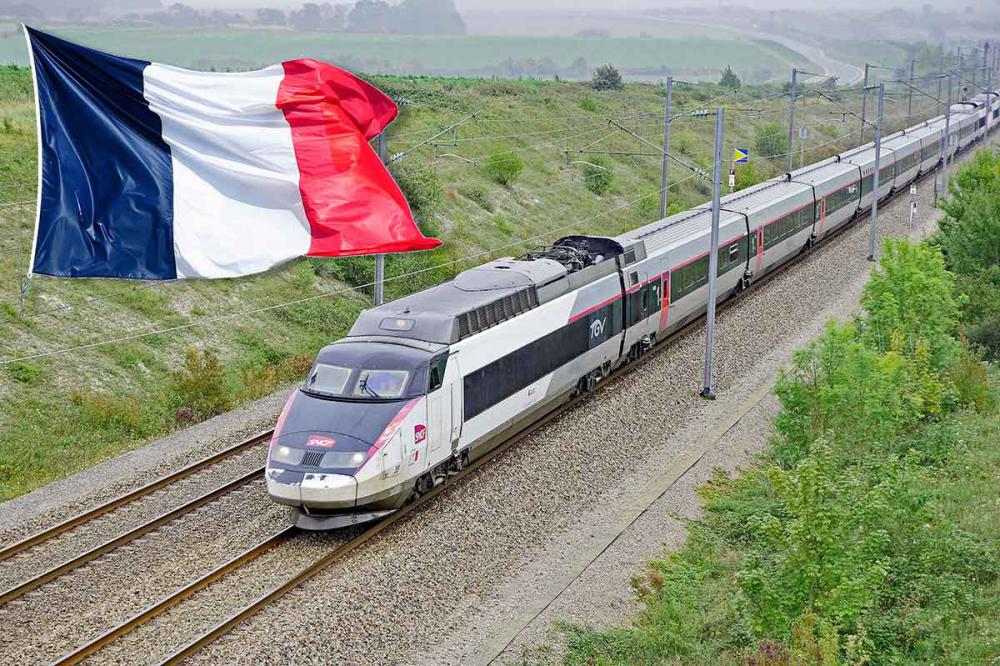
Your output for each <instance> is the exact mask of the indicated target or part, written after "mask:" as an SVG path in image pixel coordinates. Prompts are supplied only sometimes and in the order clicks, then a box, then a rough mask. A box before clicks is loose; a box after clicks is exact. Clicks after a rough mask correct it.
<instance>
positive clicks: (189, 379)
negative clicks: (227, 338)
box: [170, 347, 233, 420]
mask: <svg viewBox="0 0 1000 666" xmlns="http://www.w3.org/2000/svg"><path fill="white" fill-rule="evenodd" d="M171 379H172V382H171V386H170V393H171V396H172V398H173V402H174V403H175V404H176V406H177V407H178V408H182V407H187V408H188V409H190V410H191V412H193V413H194V415H195V418H197V419H199V420H201V419H207V418H209V417H211V416H215V415H216V414H221V413H223V412H226V411H229V410H230V409H232V408H233V399H232V397H231V396H230V393H229V387H228V382H226V375H225V371H224V370H223V367H222V363H221V362H219V359H218V357H217V356H216V355H215V353H214V352H212V351H211V350H208V349H206V350H203V351H199V350H198V349H195V348H194V347H188V349H187V351H186V352H185V356H184V365H183V367H182V368H181V369H180V370H178V371H176V372H174V373H173V375H172V378H171Z"/></svg>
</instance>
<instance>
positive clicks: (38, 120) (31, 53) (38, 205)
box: [20, 23, 42, 312]
mask: <svg viewBox="0 0 1000 666" xmlns="http://www.w3.org/2000/svg"><path fill="white" fill-rule="evenodd" d="M21 30H22V32H24V41H25V42H26V43H27V46H28V64H29V65H30V67H31V85H32V86H33V88H34V91H35V141H36V143H37V144H38V158H37V159H38V184H37V186H36V191H35V233H34V235H33V236H32V238H31V255H30V256H29V257H28V272H27V274H26V275H25V278H24V282H22V283H21V297H20V308H21V312H24V297H25V296H26V295H27V294H28V288H29V287H31V275H32V273H33V272H34V270H35V250H36V249H37V247H38V226H39V224H40V223H41V216H42V109H41V102H40V100H39V98H38V74H37V73H36V71H35V49H34V48H33V47H32V45H31V35H30V33H28V26H27V24H24V23H22V24H21Z"/></svg>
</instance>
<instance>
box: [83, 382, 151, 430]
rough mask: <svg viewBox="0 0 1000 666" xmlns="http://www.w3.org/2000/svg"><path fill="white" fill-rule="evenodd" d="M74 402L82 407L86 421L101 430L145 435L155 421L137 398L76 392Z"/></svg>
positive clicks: (92, 392)
mask: <svg viewBox="0 0 1000 666" xmlns="http://www.w3.org/2000/svg"><path fill="white" fill-rule="evenodd" d="M70 401H71V402H72V403H73V404H74V405H76V406H77V407H78V408H79V409H80V415H81V416H82V418H83V420H84V422H85V423H86V424H87V425H88V426H90V427H92V428H97V429H100V430H105V431H110V432H115V433H119V434H122V435H126V436H128V437H141V436H143V435H145V434H147V433H149V432H150V431H151V430H152V424H151V423H150V421H149V420H148V419H147V414H146V413H145V412H144V411H143V408H142V404H141V403H140V402H139V400H137V399H136V398H131V397H124V396H117V395H110V394H107V393H102V392H99V391H89V390H82V391H73V392H72V393H71V394H70Z"/></svg>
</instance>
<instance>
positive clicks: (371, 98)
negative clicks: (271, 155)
mask: <svg viewBox="0 0 1000 666" xmlns="http://www.w3.org/2000/svg"><path fill="white" fill-rule="evenodd" d="M282 66H283V67H284V70H285V78H284V80H283V81H282V82H281V85H280V86H279V88H278V99H277V106H278V108H279V109H280V110H281V111H282V113H283V114H284V116H285V120H286V121H287V122H288V124H289V125H290V126H291V130H292V144H293V147H294V149H295V160H296V162H297V164H298V168H299V191H300V193H301V194H302V203H303V205H304V207H305V211H306V217H307V218H308V219H309V226H310V228H311V235H312V241H311V243H310V246H309V252H308V253H307V254H308V256H310V257H339V256H351V255H359V254H380V253H388V252H407V251H411V250H430V249H433V248H435V247H437V246H439V245H440V244H441V241H439V240H437V239H435V238H426V237H425V236H424V235H423V234H421V233H420V229H418V228H417V225H416V222H414V220H413V215H412V214H411V212H410V207H409V205H408V204H407V203H406V198H405V197H404V196H403V193H402V192H401V191H400V189H399V186H398V185H397V184H396V181H395V180H393V178H392V176H391V175H390V174H389V171H388V170H387V169H386V168H385V166H384V165H383V164H382V163H381V161H380V160H379V158H378V155H376V154H375V151H374V150H372V148H371V146H370V145H369V143H368V141H369V139H371V138H372V137H374V136H376V135H377V134H378V133H379V132H381V131H382V129H384V128H385V126H386V125H388V124H389V123H390V122H392V120H393V119H394V118H395V117H396V113H397V109H396V105H395V104H394V103H393V101H392V100H391V99H389V98H388V97H386V96H385V95H384V94H383V93H382V92H380V91H379V90H378V89H376V88H375V87H374V86H372V85H370V84H368V83H365V82H364V81H361V80H360V79H358V78H356V77H354V76H352V75H351V74H349V73H347V72H345V71H343V70H341V69H338V68H336V67H334V66H332V65H329V64H327V63H324V62H319V61H317V60H312V59H303V60H291V61H289V62H285V63H283V64H282Z"/></svg>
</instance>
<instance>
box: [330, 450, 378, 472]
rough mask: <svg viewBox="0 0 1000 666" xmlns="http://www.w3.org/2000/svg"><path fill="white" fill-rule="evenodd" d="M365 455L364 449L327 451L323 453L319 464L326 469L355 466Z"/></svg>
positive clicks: (363, 459) (361, 461)
mask: <svg viewBox="0 0 1000 666" xmlns="http://www.w3.org/2000/svg"><path fill="white" fill-rule="evenodd" d="M366 457H367V456H366V455H365V452H364V451H329V452H327V453H325V454H323V459H322V460H321V461H320V463H319V466H320V467H325V468H327V469H343V468H345V467H349V468H357V467H360V466H361V464H362V463H363V462H364V461H365V458H366Z"/></svg>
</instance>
